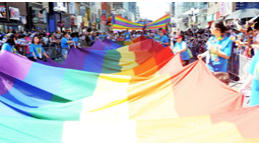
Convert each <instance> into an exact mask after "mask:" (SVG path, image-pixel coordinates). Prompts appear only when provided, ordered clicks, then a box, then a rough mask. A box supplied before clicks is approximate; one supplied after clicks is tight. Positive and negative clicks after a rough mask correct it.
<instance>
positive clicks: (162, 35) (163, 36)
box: [160, 29, 170, 47]
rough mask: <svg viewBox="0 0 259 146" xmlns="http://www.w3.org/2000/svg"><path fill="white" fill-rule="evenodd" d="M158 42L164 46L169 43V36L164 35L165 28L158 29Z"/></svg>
mask: <svg viewBox="0 0 259 146" xmlns="http://www.w3.org/2000/svg"><path fill="white" fill-rule="evenodd" d="M160 36H161V38H160V43H161V44H162V45H163V46H164V47H167V46H169V45H170V42H169V38H168V37H167V35H166V30H164V29H162V30H161V31H160Z"/></svg>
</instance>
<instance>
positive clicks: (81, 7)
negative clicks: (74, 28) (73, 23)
mask: <svg viewBox="0 0 259 146" xmlns="http://www.w3.org/2000/svg"><path fill="white" fill-rule="evenodd" d="M85 13H86V9H85V6H80V15H81V16H82V17H85Z"/></svg>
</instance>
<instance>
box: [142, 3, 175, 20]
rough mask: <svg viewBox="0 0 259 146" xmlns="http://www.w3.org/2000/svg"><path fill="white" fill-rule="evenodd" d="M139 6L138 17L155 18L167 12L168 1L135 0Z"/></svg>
mask: <svg viewBox="0 0 259 146" xmlns="http://www.w3.org/2000/svg"><path fill="white" fill-rule="evenodd" d="M137 6H139V11H140V18H141V19H145V18H147V19H150V20H153V21H154V20H157V19H159V18H160V17H163V16H164V15H165V14H166V12H169V7H170V4H169V2H137Z"/></svg>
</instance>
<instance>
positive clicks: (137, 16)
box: [135, 6, 140, 21]
mask: <svg viewBox="0 0 259 146" xmlns="http://www.w3.org/2000/svg"><path fill="white" fill-rule="evenodd" d="M139 20H140V12H139V6H137V7H136V20H135V21H139Z"/></svg>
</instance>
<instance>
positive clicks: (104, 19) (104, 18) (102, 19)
mask: <svg viewBox="0 0 259 146" xmlns="http://www.w3.org/2000/svg"><path fill="white" fill-rule="evenodd" d="M101 21H102V22H101V24H106V16H105V15H102V16H101Z"/></svg>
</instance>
